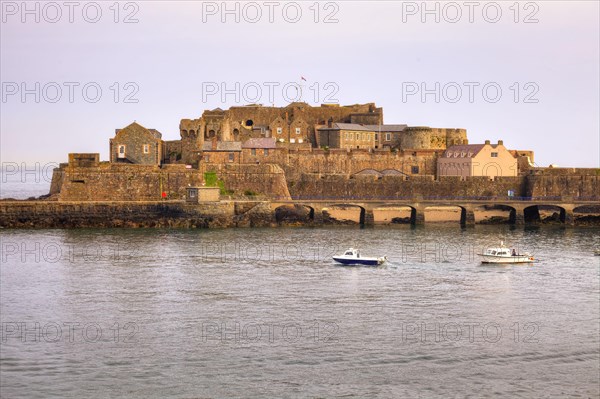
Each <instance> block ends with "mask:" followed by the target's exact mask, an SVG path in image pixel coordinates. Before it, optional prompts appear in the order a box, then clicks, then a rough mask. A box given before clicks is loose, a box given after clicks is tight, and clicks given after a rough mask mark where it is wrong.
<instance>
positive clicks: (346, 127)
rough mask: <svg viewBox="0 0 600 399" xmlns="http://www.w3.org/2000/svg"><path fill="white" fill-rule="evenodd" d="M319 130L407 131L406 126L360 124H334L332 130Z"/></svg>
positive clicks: (322, 128) (325, 127)
mask: <svg viewBox="0 0 600 399" xmlns="http://www.w3.org/2000/svg"><path fill="white" fill-rule="evenodd" d="M319 129H320V130H324V129H333V130H355V131H365V132H402V131H404V129H406V125H361V124H358V123H334V124H333V127H332V128H328V127H327V126H324V127H321V128H319Z"/></svg>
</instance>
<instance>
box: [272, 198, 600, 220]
mask: <svg viewBox="0 0 600 399" xmlns="http://www.w3.org/2000/svg"><path fill="white" fill-rule="evenodd" d="M294 205H301V206H304V207H306V208H308V209H309V215H310V219H311V220H312V222H313V223H315V224H321V223H323V209H324V208H331V207H356V208H359V209H360V224H361V225H367V226H368V225H373V224H374V223H375V218H374V215H373V211H374V210H375V209H381V208H392V207H407V208H410V210H411V217H410V222H411V224H414V225H419V224H423V223H424V222H425V210H426V209H427V208H430V207H444V206H445V207H448V206H452V207H458V208H460V210H461V217H460V224H461V225H463V226H468V225H474V224H475V213H474V211H475V209H477V208H480V207H483V206H494V207H497V208H499V209H505V210H508V211H510V218H509V221H510V223H513V224H515V225H523V224H525V220H526V215H529V216H531V215H533V218H535V215H536V214H537V217H538V218H539V208H538V207H539V206H545V207H553V208H556V209H557V210H558V211H560V221H561V222H563V223H565V224H568V225H572V224H573V223H574V212H575V211H576V210H577V208H580V207H589V206H596V207H600V201H598V200H592V199H573V198H556V197H551V198H514V197H512V198H505V199H501V198H481V197H477V198H453V199H443V198H418V197H417V198H407V199H400V198H390V199H370V200H352V199H333V198H331V199H310V198H297V199H283V200H276V199H274V200H272V201H271V208H272V210H273V211H275V210H276V209H277V208H279V207H282V206H294Z"/></svg>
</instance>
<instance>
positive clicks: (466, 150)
mask: <svg viewBox="0 0 600 399" xmlns="http://www.w3.org/2000/svg"><path fill="white" fill-rule="evenodd" d="M486 145H488V144H461V145H453V146H451V147H448V148H446V151H445V152H444V155H445V156H448V154H449V153H455V154H458V155H457V156H459V155H460V156H461V157H464V156H468V157H469V158H471V157H474V156H475V155H477V154H478V153H479V151H481V150H482V148H483V147H485V146H486ZM492 147H494V146H492ZM462 154H464V155H462ZM469 154H471V155H470V156H469Z"/></svg>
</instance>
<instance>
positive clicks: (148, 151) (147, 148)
mask: <svg viewBox="0 0 600 399" xmlns="http://www.w3.org/2000/svg"><path fill="white" fill-rule="evenodd" d="M142 148H143V150H144V154H150V144H144V145H143V147H142Z"/></svg>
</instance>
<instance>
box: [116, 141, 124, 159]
mask: <svg viewBox="0 0 600 399" xmlns="http://www.w3.org/2000/svg"><path fill="white" fill-rule="evenodd" d="M117 157H119V158H125V144H121V145H119V150H118V153H117Z"/></svg>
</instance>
